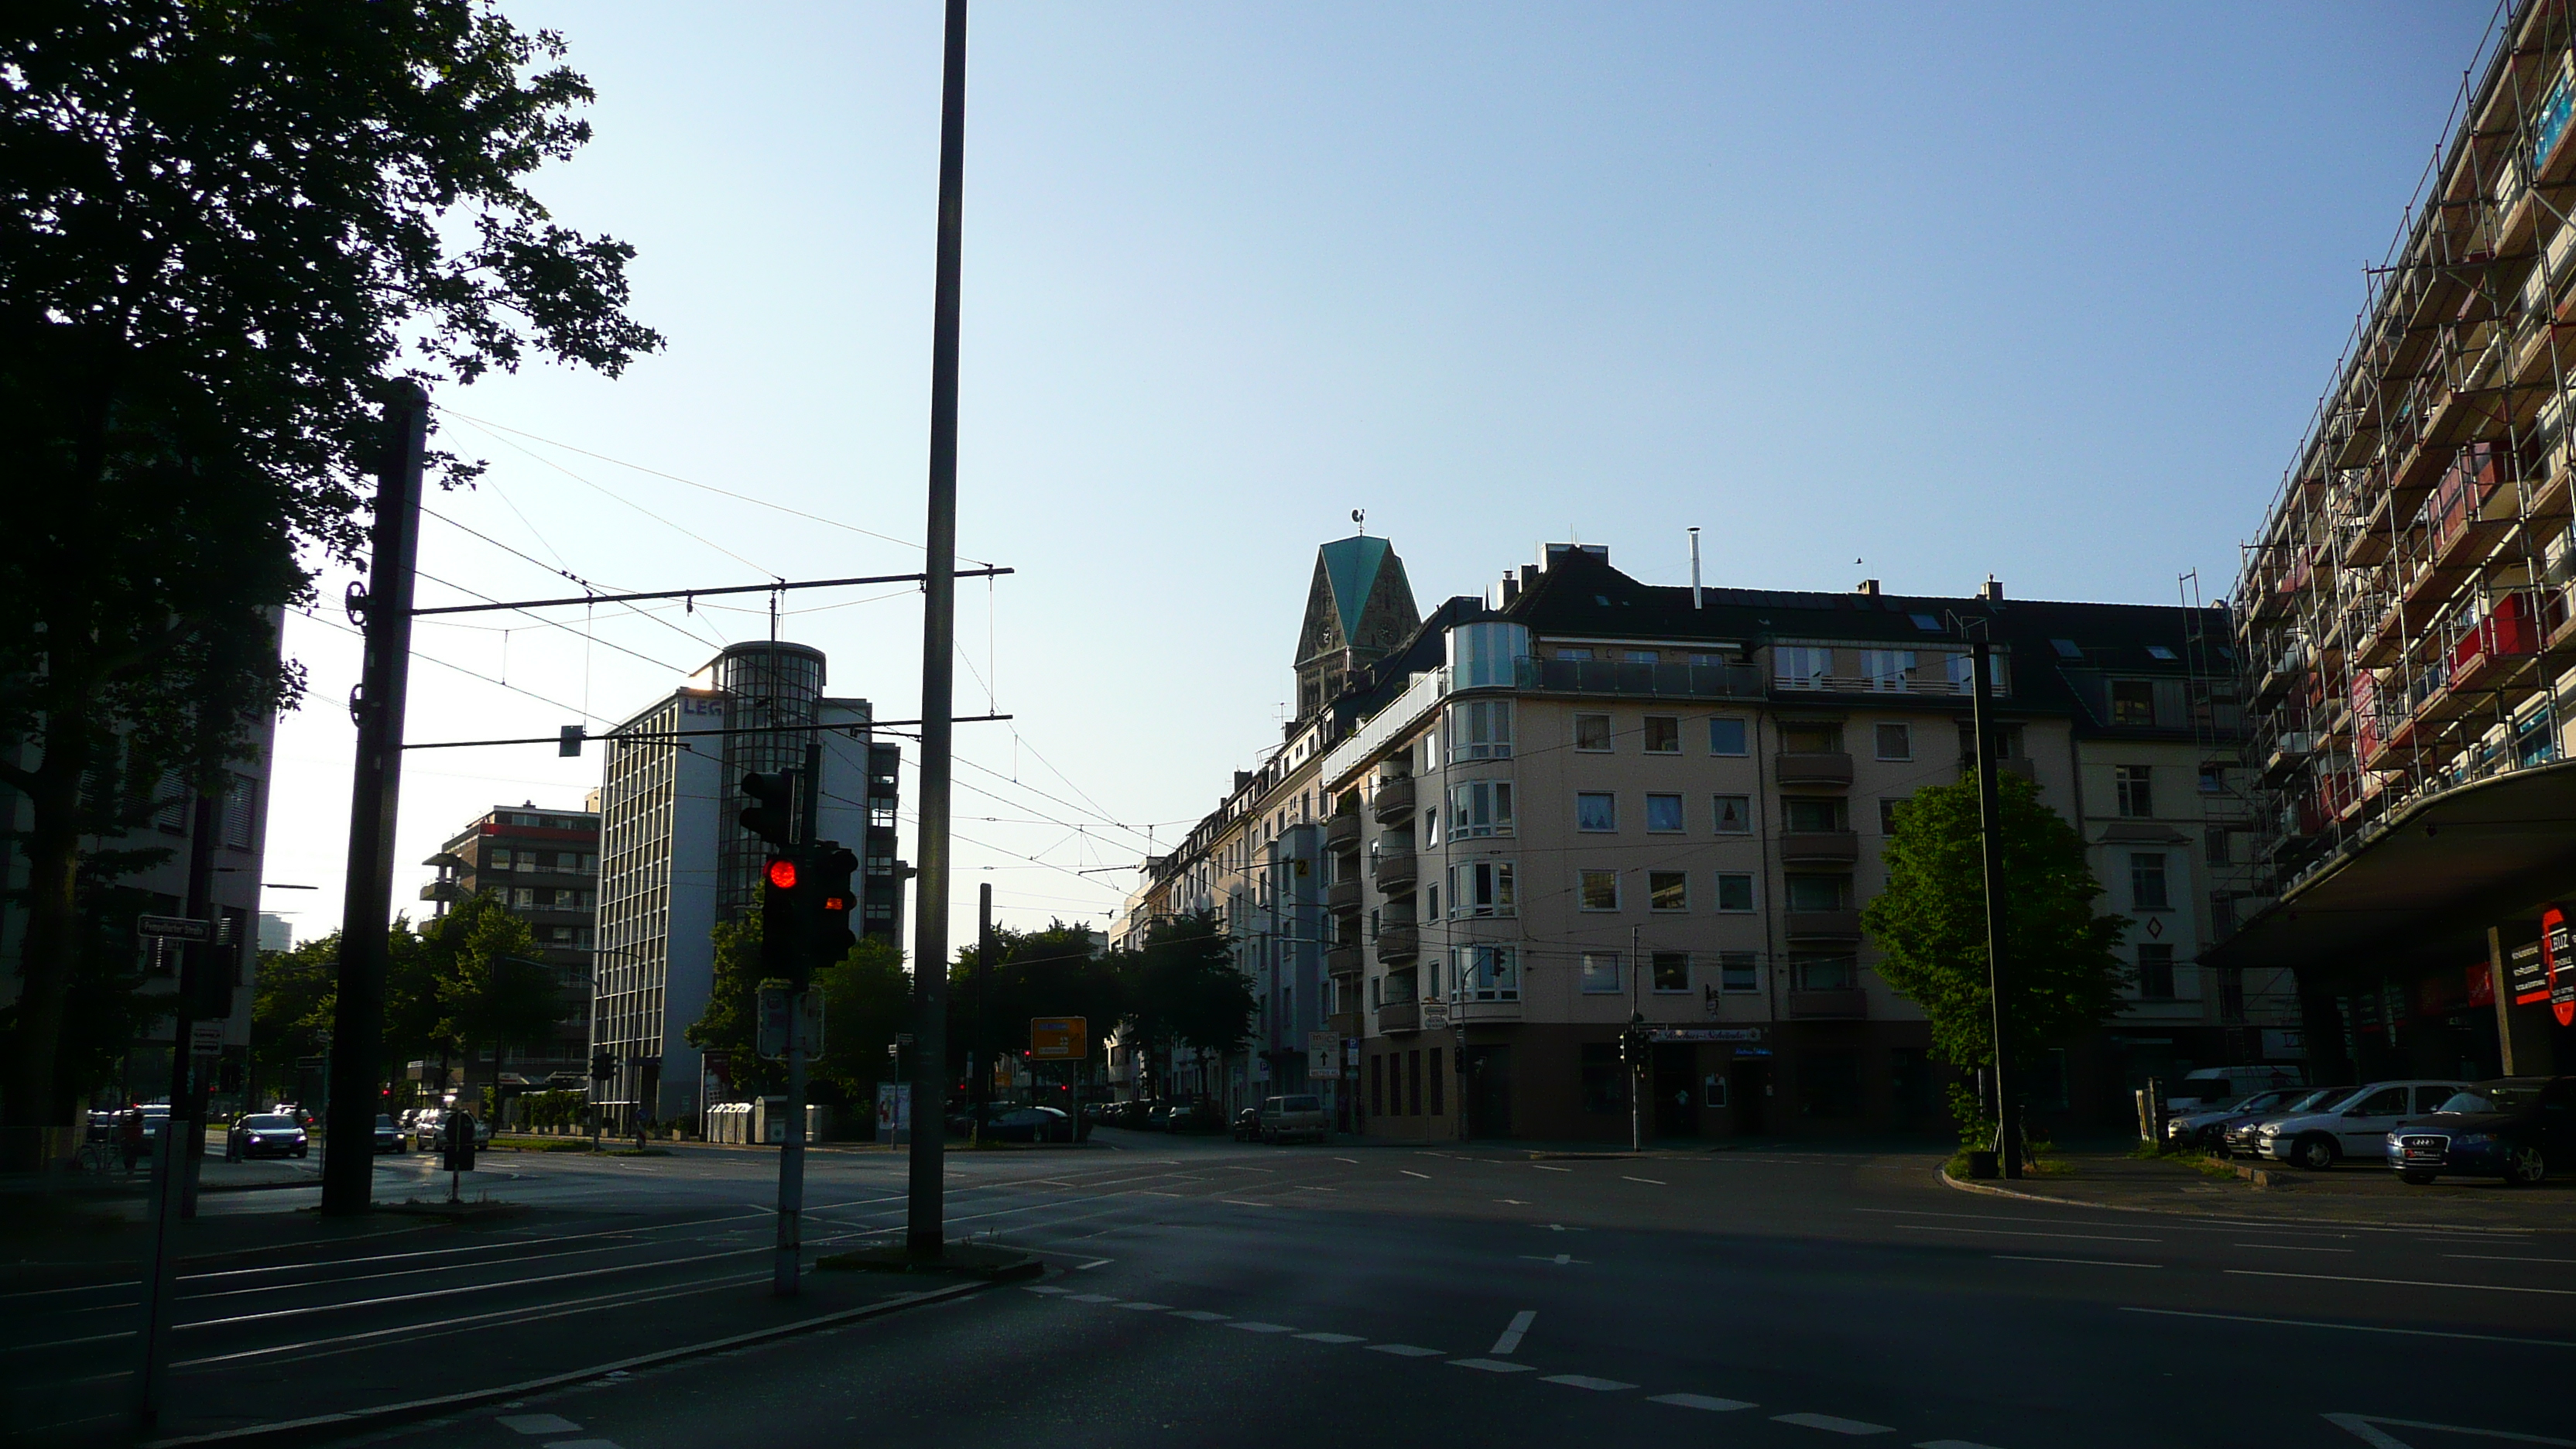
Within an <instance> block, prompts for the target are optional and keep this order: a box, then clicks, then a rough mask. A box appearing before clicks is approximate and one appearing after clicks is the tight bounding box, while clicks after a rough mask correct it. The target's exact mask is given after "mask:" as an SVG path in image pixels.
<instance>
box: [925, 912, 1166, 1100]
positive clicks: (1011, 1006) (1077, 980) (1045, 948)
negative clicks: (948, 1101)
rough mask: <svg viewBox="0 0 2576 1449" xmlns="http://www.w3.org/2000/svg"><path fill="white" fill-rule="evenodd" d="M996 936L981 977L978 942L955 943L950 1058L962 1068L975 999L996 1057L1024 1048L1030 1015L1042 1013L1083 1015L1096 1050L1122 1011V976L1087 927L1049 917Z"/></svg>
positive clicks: (971, 1042) (971, 1040)
mask: <svg viewBox="0 0 2576 1449" xmlns="http://www.w3.org/2000/svg"><path fill="white" fill-rule="evenodd" d="M993 943H994V946H995V947H996V949H995V951H994V952H993V966H992V969H991V970H989V971H987V972H985V973H984V979H983V981H982V983H981V984H980V985H979V984H978V983H977V982H976V980H975V968H976V961H977V953H978V952H979V950H980V949H981V948H980V947H979V946H961V947H959V948H958V950H957V961H956V964H955V965H953V966H951V967H950V968H949V970H948V1060H950V1061H951V1062H954V1063H956V1064H957V1065H958V1068H959V1070H960V1071H961V1072H962V1071H963V1070H964V1069H965V1065H966V1058H967V1056H968V1054H969V1053H971V1052H973V1051H974V1049H975V1038H976V1032H975V1027H976V1017H977V1015H978V1008H977V1003H978V1001H979V999H980V1001H981V1015H982V1017H983V1027H984V1033H983V1035H984V1045H985V1047H986V1049H987V1050H988V1051H990V1052H991V1053H992V1054H993V1059H995V1060H1000V1059H1002V1058H1005V1057H1008V1056H1011V1055H1014V1054H1016V1053H1018V1052H1019V1051H1021V1050H1022V1049H1024V1048H1026V1047H1027V1046H1028V1031H1029V1021H1030V1019H1031V1018H1033V1017H1040V1016H1078V1017H1081V1018H1082V1019H1083V1021H1084V1023H1085V1025H1086V1026H1087V1027H1088V1028H1089V1030H1090V1032H1091V1038H1092V1039H1091V1041H1090V1043H1089V1044H1088V1050H1089V1051H1090V1052H1091V1053H1093V1054H1095V1055H1096V1054H1097V1052H1098V1051H1099V1049H1100V1043H1101V1042H1103V1041H1105V1040H1107V1039H1108V1036H1109V1034H1110V1032H1111V1031H1112V1030H1114V1029H1115V1028H1116V1027H1117V1025H1118V1021H1119V1018H1120V1017H1121V1016H1123V1015H1124V1014H1125V1012H1126V1003H1127V983H1126V982H1125V981H1124V980H1122V979H1121V977H1120V975H1119V972H1118V970H1117V967H1116V966H1115V964H1114V963H1112V962H1110V961H1108V960H1105V959H1103V958H1102V956H1101V953H1100V948H1099V946H1098V945H1097V944H1096V942H1095V940H1094V938H1093V936H1092V934H1091V931H1090V929H1089V928H1087V927H1083V926H1075V925H1068V924H1066V923H1065V922H1063V921H1049V922H1048V923H1047V925H1046V928H1045V929H1044V930H1040V931H1014V930H1011V929H1009V928H1007V927H1001V928H997V929H995V931H994V932H993Z"/></svg>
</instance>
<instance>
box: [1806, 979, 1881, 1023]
mask: <svg viewBox="0 0 2576 1449" xmlns="http://www.w3.org/2000/svg"><path fill="white" fill-rule="evenodd" d="M1868 1018H1869V993H1868V992H1866V991H1863V990H1861V989H1860V988H1859V987H1857V986H1846V987H1841V988H1838V989H1835V990H1831V991H1792V992H1790V993H1789V1019H1790V1020H1791V1021H1866V1020H1867V1019H1868Z"/></svg>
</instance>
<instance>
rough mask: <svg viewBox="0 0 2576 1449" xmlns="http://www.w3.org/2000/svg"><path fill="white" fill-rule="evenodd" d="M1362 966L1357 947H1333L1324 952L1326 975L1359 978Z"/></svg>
mask: <svg viewBox="0 0 2576 1449" xmlns="http://www.w3.org/2000/svg"><path fill="white" fill-rule="evenodd" d="M1361 964H1362V963H1361V960H1360V948H1359V947H1357V946H1331V947H1327V948H1326V949H1325V951H1324V974H1325V975H1327V976H1357V975H1359V974H1360V966H1361Z"/></svg>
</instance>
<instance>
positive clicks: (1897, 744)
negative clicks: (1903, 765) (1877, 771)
mask: <svg viewBox="0 0 2576 1449" xmlns="http://www.w3.org/2000/svg"><path fill="white" fill-rule="evenodd" d="M1874 733H1875V734H1876V735H1877V736H1878V757H1879V758H1880V759H1882V760H1910V759H1913V758H1914V726H1912V725H1903V724H1883V725H1880V726H1879V727H1878V728H1877V729H1876V730H1875V731H1874Z"/></svg>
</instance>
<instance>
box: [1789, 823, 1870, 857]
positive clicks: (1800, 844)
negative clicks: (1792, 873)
mask: <svg viewBox="0 0 2576 1449" xmlns="http://www.w3.org/2000/svg"><path fill="white" fill-rule="evenodd" d="M1780 858H1781V859H1782V860H1798V861H1839V862H1842V863H1844V864H1849V863H1851V862H1853V861H1856V860H1858V859H1860V836H1859V835H1858V834H1856V833H1855V832H1853V831H1849V830H1786V831H1782V832H1781V834H1780Z"/></svg>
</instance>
